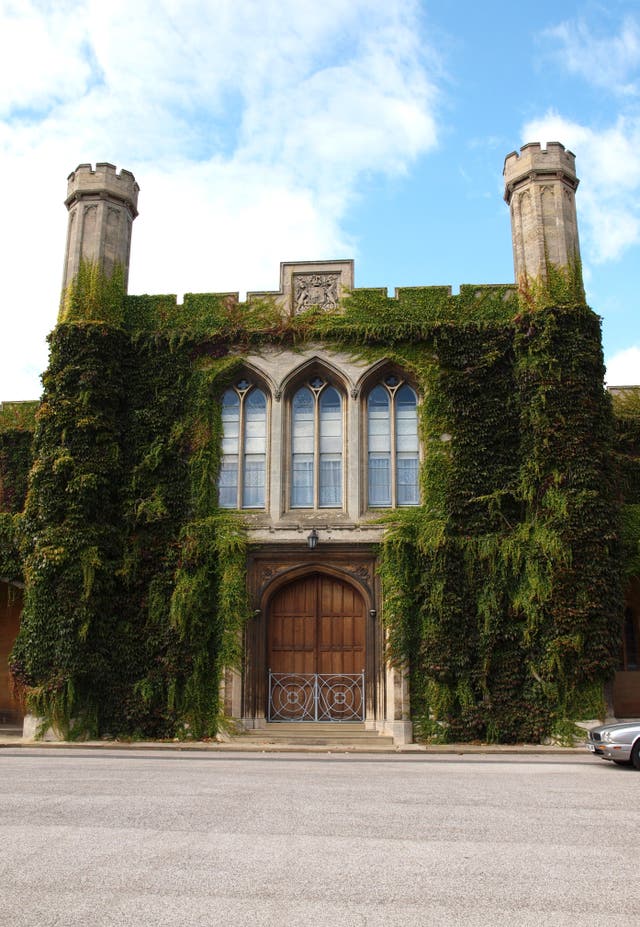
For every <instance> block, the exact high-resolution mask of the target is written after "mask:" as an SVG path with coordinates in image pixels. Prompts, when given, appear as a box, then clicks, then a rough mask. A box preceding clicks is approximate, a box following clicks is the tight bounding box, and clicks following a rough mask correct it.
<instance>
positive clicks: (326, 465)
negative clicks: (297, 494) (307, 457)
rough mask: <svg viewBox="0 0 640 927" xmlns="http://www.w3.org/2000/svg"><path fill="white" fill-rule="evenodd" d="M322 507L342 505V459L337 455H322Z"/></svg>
mask: <svg viewBox="0 0 640 927" xmlns="http://www.w3.org/2000/svg"><path fill="white" fill-rule="evenodd" d="M320 505H321V506H322V507H323V508H334V507H338V506H340V505H342V459H341V457H339V456H337V455H331V456H330V457H329V456H328V455H327V454H321V455H320Z"/></svg>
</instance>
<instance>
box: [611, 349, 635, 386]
mask: <svg viewBox="0 0 640 927" xmlns="http://www.w3.org/2000/svg"><path fill="white" fill-rule="evenodd" d="M606 381H607V383H608V384H609V386H640V346H636V347H632V348H626V349H625V350H624V351H618V353H617V354H614V355H613V356H612V357H610V358H609V359H608V360H607V374H606Z"/></svg>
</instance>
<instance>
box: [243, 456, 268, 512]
mask: <svg viewBox="0 0 640 927" xmlns="http://www.w3.org/2000/svg"><path fill="white" fill-rule="evenodd" d="M264 475H265V459H264V454H254V455H249V454H247V455H246V456H245V459H244V486H243V490H242V507H243V508H245V509H263V508H264Z"/></svg>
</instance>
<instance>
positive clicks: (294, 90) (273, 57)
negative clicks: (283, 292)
mask: <svg viewBox="0 0 640 927" xmlns="http://www.w3.org/2000/svg"><path fill="white" fill-rule="evenodd" d="M530 141H540V142H542V143H543V144H544V143H545V142H547V141H560V142H563V143H564V144H565V145H566V146H567V147H569V148H570V149H571V150H572V151H574V152H575V154H576V159H577V161H576V166H577V172H578V176H579V177H580V178H581V184H580V188H579V190H578V193H577V206H578V220H579V225H580V237H581V245H582V257H583V264H584V273H585V281H586V287H587V294H588V298H589V302H590V304H591V305H592V307H593V308H594V309H595V310H596V311H597V312H598V313H599V314H600V315H601V316H602V317H603V337H604V346H605V355H606V358H607V362H608V371H609V373H608V380H609V382H610V383H640V305H639V302H640V300H639V298H638V290H639V284H640V279H639V276H640V274H639V267H640V261H639V258H640V3H638V2H637V0H609V2H608V3H606V4H605V3H601V2H590V0H586V2H584V0H583V2H580V3H578V2H571V0H563V2H557V0H556V2H546V0H539V2H538V3H536V5H535V10H534V13H532V10H531V8H530V7H528V6H526V5H517V4H513V3H506V2H491V0H488V2H487V0H484V2H482V3H478V2H477V0H459V2H458V3H456V4H449V3H447V4H445V3H443V2H441V0H440V2H437V3H436V2H431V0H421V2H417V0H416V2H414V0H384V2H383V0H324V2H323V3H322V4H318V3H317V0H206V2H205V0H111V2H109V3H108V4H107V3H104V2H103V0H100V2H94V0H55V2H52V0H0V167H1V168H2V197H3V210H2V214H1V216H0V254H2V256H3V261H2V270H3V282H4V297H5V298H4V311H3V321H2V332H3V334H2V340H1V342H0V399H4V400H9V399H26V398H34V397H37V396H38V395H39V394H40V383H39V374H40V372H41V371H42V370H43V369H44V367H45V366H46V357H47V355H46V343H45V338H46V334H47V333H48V332H49V331H50V330H51V328H52V327H53V326H54V324H55V320H56V314H57V305H58V299H59V290H60V281H61V276H62V259H63V252H64V241H65V230H66V210H65V208H64V206H63V200H64V197H65V192H66V176H67V174H68V173H69V172H70V171H71V170H73V169H74V168H75V167H76V165H77V164H79V163H81V162H92V163H95V162H96V161H111V162H112V163H114V164H116V165H117V166H118V167H119V168H121V167H124V168H127V169H128V170H131V171H133V172H134V174H135V175H136V179H137V180H138V182H139V184H140V187H141V193H140V202H139V209H140V216H139V218H138V219H137V220H136V223H135V225H134V235H133V247H132V258H131V273H130V280H129V289H130V292H134V293H142V292H150V293H162V292H172V293H177V294H179V295H180V294H182V293H184V292H210V291H229V290H231V291H235V290H238V291H240V293H241V295H242V294H244V293H245V292H246V291H247V290H271V289H275V288H277V285H278V279H279V263H280V261H292V260H313V259H326V258H346V257H347V258H348V257H353V258H354V259H355V261H356V268H355V271H356V286H386V287H389V288H390V290H391V291H393V288H395V287H397V286H412V285H421V284H422V285H430V284H450V285H452V286H453V288H454V292H455V291H456V290H457V288H458V287H459V285H460V284H461V283H503V282H509V281H512V280H513V263H512V252H511V238H510V228H509V215H508V210H507V207H506V205H505V204H504V202H503V200H502V193H503V189H502V167H503V162H504V158H505V155H507V154H508V153H509V152H510V151H512V150H514V149H516V148H519V147H520V145H522V144H524V143H525V142H530Z"/></svg>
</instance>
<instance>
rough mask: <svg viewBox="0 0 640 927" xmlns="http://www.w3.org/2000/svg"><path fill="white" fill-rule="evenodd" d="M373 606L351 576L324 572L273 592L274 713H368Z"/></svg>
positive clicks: (270, 713)
mask: <svg viewBox="0 0 640 927" xmlns="http://www.w3.org/2000/svg"><path fill="white" fill-rule="evenodd" d="M366 638H367V612H366V607H365V602H364V599H363V596H362V595H361V593H360V592H358V590H357V589H356V588H355V587H354V586H353V585H352V584H351V583H350V582H348V581H346V580H344V579H341V578H339V577H337V576H335V575H329V574H327V573H323V572H320V571H318V572H312V573H307V574H305V575H303V576H300V577H298V578H296V579H292V580H291V581H290V582H288V583H286V584H285V585H283V586H281V587H280V588H279V589H278V590H277V591H276V592H275V594H274V595H273V596H272V598H271V599H270V602H269V608H268V620H267V647H266V656H267V674H268V687H267V717H268V718H269V719H270V720H272V721H335V722H338V721H363V720H364V711H365V678H366V671H365V667H366V662H367V659H366V649H367V648H366Z"/></svg>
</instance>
